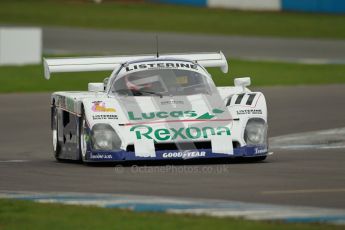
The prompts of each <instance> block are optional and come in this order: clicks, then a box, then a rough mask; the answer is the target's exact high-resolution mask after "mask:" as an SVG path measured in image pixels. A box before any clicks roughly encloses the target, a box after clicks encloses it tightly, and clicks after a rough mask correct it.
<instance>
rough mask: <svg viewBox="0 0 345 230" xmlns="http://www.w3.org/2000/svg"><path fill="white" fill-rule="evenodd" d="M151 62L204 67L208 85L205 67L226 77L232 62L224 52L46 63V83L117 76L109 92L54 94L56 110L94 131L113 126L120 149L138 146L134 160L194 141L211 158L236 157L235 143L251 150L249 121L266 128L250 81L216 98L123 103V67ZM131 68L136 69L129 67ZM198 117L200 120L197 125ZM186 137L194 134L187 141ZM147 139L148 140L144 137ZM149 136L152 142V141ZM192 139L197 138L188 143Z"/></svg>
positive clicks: (262, 104)
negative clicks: (55, 76)
mask: <svg viewBox="0 0 345 230" xmlns="http://www.w3.org/2000/svg"><path fill="white" fill-rule="evenodd" d="M148 59H149V60H150V62H152V63H154V62H157V63H158V65H159V63H165V62H167V60H171V59H173V60H177V62H178V61H179V60H182V62H183V61H184V60H186V61H188V62H191V63H197V64H198V65H199V66H200V68H199V67H198V68H199V69H198V71H200V72H202V73H204V74H207V78H208V80H209V81H212V78H211V76H210V75H209V74H208V73H207V71H206V70H205V69H204V68H203V67H220V68H221V69H222V71H223V72H227V71H228V66H227V61H226V59H225V57H224V55H223V54H222V53H221V52H220V53H202V54H173V55H162V56H160V57H159V58H156V57H155V56H154V55H141V56H125V57H100V58H70V59H45V60H44V63H45V77H46V78H47V79H49V78H50V73H53V72H73V71H100V70H102V71H103V70H112V71H113V72H112V74H111V75H110V77H109V79H108V80H107V81H106V85H104V90H102V86H103V83H90V84H89V92H55V93H53V94H52V97H51V104H52V105H54V106H56V107H57V108H59V109H61V110H63V111H67V112H69V113H70V114H74V115H76V116H78V117H81V116H82V115H83V114H84V115H83V116H85V119H86V122H87V124H88V127H89V128H90V129H92V127H93V126H94V125H96V124H99V123H102V124H104V123H106V124H109V125H110V126H111V127H112V128H113V129H114V130H115V132H116V133H117V134H118V136H119V137H120V139H121V147H120V148H121V149H122V150H126V149H127V148H128V146H130V145H134V149H135V155H136V156H138V157H155V156H156V154H155V143H170V142H189V141H190V142H192V141H210V142H211V146H212V152H216V153H221V154H226V155H233V153H234V152H233V144H232V143H233V142H237V143H239V145H240V146H246V142H245V140H244V130H245V128H246V124H247V122H248V120H249V119H250V118H260V119H262V120H264V121H265V123H267V108H266V101H265V97H264V95H263V94H262V93H260V92H251V91H250V90H249V89H248V88H246V86H248V85H249V84H250V78H249V79H248V78H242V79H237V80H235V86H230V87H217V93H216V94H213V95H212V96H208V95H204V94H196V95H185V96H174V97H169V96H163V97H158V96H141V97H129V96H128V97H127V96H122V97H119V96H116V95H113V94H112V93H111V87H112V84H113V83H114V80H115V79H116V78H117V77H119V76H120V77H121V75H122V72H121V71H123V69H124V68H122V69H121V67H123V65H125V66H128V64H127V63H131V62H132V61H137V62H136V64H138V63H139V64H140V63H144V62H145V63H147V61H145V60H148ZM141 60H143V62H142V61H141ZM170 62H173V61H170ZM162 65H163V64H162ZM132 66H133V65H132ZM127 68H132V67H131V65H130V64H129V67H127ZM130 70H132V69H130ZM133 71H136V70H134V69H133ZM229 83H230V80H229ZM240 99H241V100H240ZM249 102H250V103H249ZM213 111H215V112H213ZM141 114H144V115H145V114H154V116H155V117H154V118H152V119H144V118H142V115H141ZM200 115H202V116H204V115H210V117H211V118H208V117H207V116H206V119H202V118H201V117H202V116H200ZM197 117H198V118H200V119H196V118H197ZM133 124H134V125H136V126H135V127H134V126H133ZM139 126H140V127H139ZM205 126H207V127H209V128H214V131H215V134H214V135H211V134H210V133H207V131H205V130H203V128H204V127H205ZM136 127H137V128H136ZM147 127H150V128H147ZM219 127H226V128H229V129H230V130H231V135H220V134H221V133H222V132H223V131H224V130H223V131H222V130H220V128H219ZM151 128H152V132H151V133H149V130H148V129H151ZM218 128H219V130H218ZM177 129H180V131H181V133H180V134H181V135H177V136H176V137H174V136H173V134H174V133H173V132H170V131H174V130H177ZM187 129H188V130H187ZM193 130H194V131H195V132H194V133H193V132H192V131H193ZM199 130H200V132H202V133H201V135H200V134H199V133H198V132H199ZM211 131H212V130H211ZM211 131H210V132H211ZM218 131H219V133H220V134H219V135H217V134H218ZM174 132H175V131H174ZM186 132H189V133H187V135H186ZM224 132H226V130H225V131H224ZM145 133H149V134H147V136H145V135H144V134H145ZM175 134H176V133H175ZM148 136H150V137H152V139H150V138H147V137H148ZM187 136H191V137H192V138H186V137H187ZM138 137H140V138H138ZM266 150H267V149H266Z"/></svg>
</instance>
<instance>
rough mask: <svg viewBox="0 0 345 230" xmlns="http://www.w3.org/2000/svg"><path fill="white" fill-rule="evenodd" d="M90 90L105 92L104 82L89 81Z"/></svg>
mask: <svg viewBox="0 0 345 230" xmlns="http://www.w3.org/2000/svg"><path fill="white" fill-rule="evenodd" d="M88 90H89V92H104V84H103V83H89V84H88Z"/></svg>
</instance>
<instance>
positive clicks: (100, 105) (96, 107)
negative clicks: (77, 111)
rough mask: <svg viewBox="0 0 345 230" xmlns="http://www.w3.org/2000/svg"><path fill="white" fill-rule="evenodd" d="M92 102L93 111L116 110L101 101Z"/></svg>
mask: <svg viewBox="0 0 345 230" xmlns="http://www.w3.org/2000/svg"><path fill="white" fill-rule="evenodd" d="M92 104H93V105H92V107H91V110H92V111H93V112H116V110H115V109H114V108H107V107H106V105H105V102H103V101H94V102H92Z"/></svg>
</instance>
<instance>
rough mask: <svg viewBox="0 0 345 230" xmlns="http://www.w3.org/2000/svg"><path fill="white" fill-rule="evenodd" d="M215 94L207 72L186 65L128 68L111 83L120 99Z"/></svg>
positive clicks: (146, 64) (172, 63)
mask: <svg viewBox="0 0 345 230" xmlns="http://www.w3.org/2000/svg"><path fill="white" fill-rule="evenodd" d="M215 91H216V87H215V85H214V83H213V81H212V79H211V78H210V77H209V76H207V72H206V71H205V70H204V69H203V68H201V67H200V66H198V65H197V64H195V63H192V62H187V61H178V62H177V61H170V62H169V61H160V62H152V61H151V62H144V63H133V64H129V65H128V66H126V67H123V69H121V70H120V72H119V74H118V75H117V77H116V78H115V79H114V80H113V81H112V82H111V88H110V93H111V94H114V95H117V96H161V97H162V96H182V95H195V94H208V95H211V94H212V93H213V92H215Z"/></svg>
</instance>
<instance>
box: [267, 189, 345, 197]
mask: <svg viewBox="0 0 345 230" xmlns="http://www.w3.org/2000/svg"><path fill="white" fill-rule="evenodd" d="M334 192H345V188H335V189H298V190H277V191H262V192H261V193H262V194H264V195H271V194H299V193H334Z"/></svg>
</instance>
